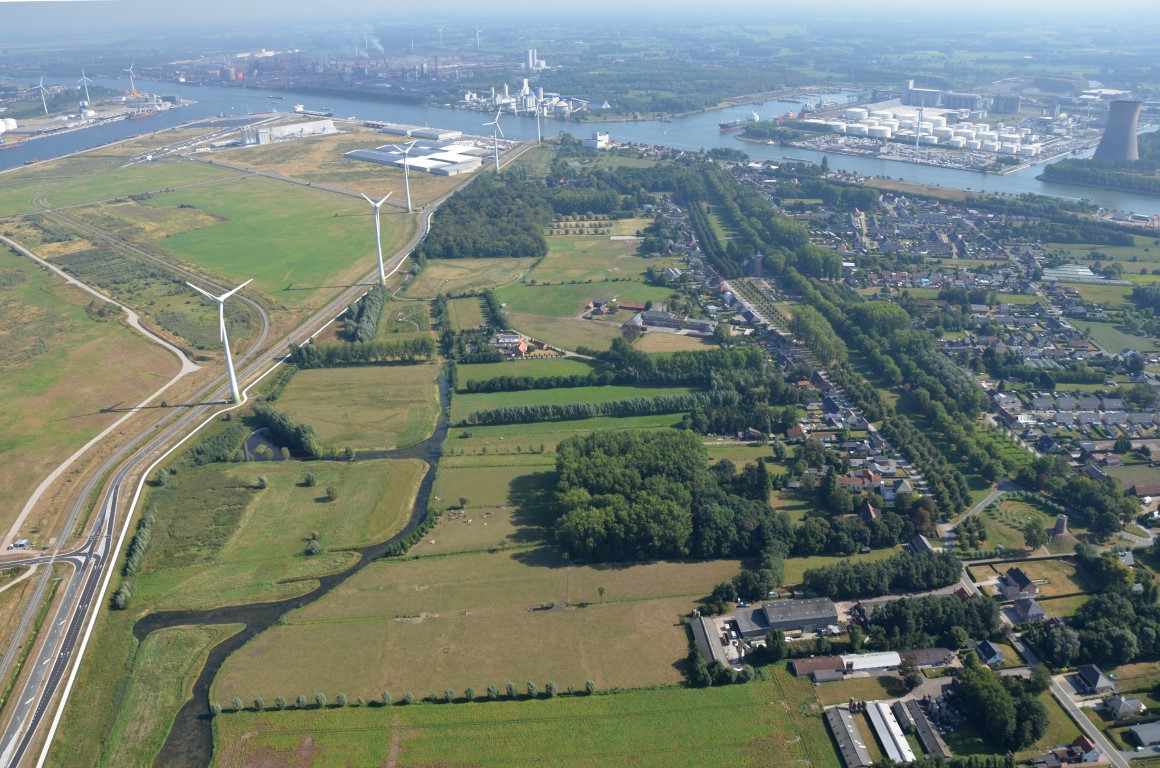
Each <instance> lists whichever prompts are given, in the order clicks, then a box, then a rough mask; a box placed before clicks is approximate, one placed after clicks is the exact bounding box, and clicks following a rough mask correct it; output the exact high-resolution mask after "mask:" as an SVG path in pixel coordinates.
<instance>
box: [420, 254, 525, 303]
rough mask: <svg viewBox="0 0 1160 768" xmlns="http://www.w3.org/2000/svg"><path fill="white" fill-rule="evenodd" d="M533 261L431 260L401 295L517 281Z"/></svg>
mask: <svg viewBox="0 0 1160 768" xmlns="http://www.w3.org/2000/svg"><path fill="white" fill-rule="evenodd" d="M534 263H535V259H454V260H449V259H432V260H431V261H429V262H427V267H426V268H425V269H424V270H423V271H422V272H420V273H419V276H418V277H416V278H415V281H414V282H413V283H411V285H410V286H408V288H407V290H406V291H404V294H405V295H406V296H410V297H412V298H420V299H430V298H434V297H435V296H438V295H439V294H449V293H465V292H469V291H480V290H483V289H485V288H495V287H498V286H501V285H507V284H508V283H511V282H513V281H515V280H517V279H518V278H519V276H520V275H521V274H523V273H524V271H525V270H527V269H528V268H529V267H531V266H532V264H534Z"/></svg>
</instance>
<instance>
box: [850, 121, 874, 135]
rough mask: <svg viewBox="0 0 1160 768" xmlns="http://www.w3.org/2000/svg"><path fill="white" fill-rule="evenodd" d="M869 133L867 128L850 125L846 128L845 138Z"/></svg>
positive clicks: (857, 124) (855, 124)
mask: <svg viewBox="0 0 1160 768" xmlns="http://www.w3.org/2000/svg"><path fill="white" fill-rule="evenodd" d="M869 131H870V129H869V127H867V126H865V125H862V124H860V123H854V124H852V125H847V126H846V135H847V136H865V135H867V134H868V133H869Z"/></svg>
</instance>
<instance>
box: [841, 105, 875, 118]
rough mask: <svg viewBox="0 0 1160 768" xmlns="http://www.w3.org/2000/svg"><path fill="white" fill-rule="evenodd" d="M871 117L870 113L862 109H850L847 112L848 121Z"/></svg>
mask: <svg viewBox="0 0 1160 768" xmlns="http://www.w3.org/2000/svg"><path fill="white" fill-rule="evenodd" d="M869 116H870V113H869V112H867V111H866V110H864V109H862V108H861V107H850V108H849V109H847V110H846V119H847V120H865V119H866V118H867V117H869Z"/></svg>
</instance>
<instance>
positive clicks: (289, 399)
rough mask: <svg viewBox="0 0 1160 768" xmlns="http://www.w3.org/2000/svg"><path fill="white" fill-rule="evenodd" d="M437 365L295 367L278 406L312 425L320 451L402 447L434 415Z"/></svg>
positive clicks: (426, 431)
mask: <svg viewBox="0 0 1160 768" xmlns="http://www.w3.org/2000/svg"><path fill="white" fill-rule="evenodd" d="M438 378H439V365H438V364H437V363H425V364H420V365H369V366H364V367H356V368H317V369H311V370H306V371H299V372H298V373H297V374H296V375H295V376H294V378H293V379H292V380H291V382H290V385H289V386H287V387H286V390H285V392H283V393H282V396H281V397H279V398H278V402H277V407H278V409H279V410H282V411H285V412H286V413H288V414H290V415H291V416H292V417H293V418H295V419H296V420H298V421H301V422H303V423H305V424H309V425H311V426H312V427H314V431H315V433H316V434H317V435H318V440H319V442H320V443H321V444H322V446H323V448H324V449H325V450H328V451H329V450H330V449H331V448H333V447H337V448H339V449H344V448H347V447H350V448H355V449H360V450H361V449H390V448H405V447H407V446H411V445H414V444H415V443H418V442H420V441H421V440H423V439H425V438H426V437H428V436H429V435H430V434H431V432H432V431H433V430H434V429H435V421H436V420H437V419H438V417H439V390H438V386H437V385H436V383H435V382H436V379H438Z"/></svg>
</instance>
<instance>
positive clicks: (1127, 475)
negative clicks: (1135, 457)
mask: <svg viewBox="0 0 1160 768" xmlns="http://www.w3.org/2000/svg"><path fill="white" fill-rule="evenodd" d="M1107 471H1108V474H1109V475H1111V476H1112V477H1114V478H1116V479H1117V480H1119V481H1120V486H1121V487H1122V488H1124V489H1125V490H1126V489H1128V488H1131V487H1132V486H1133V485H1136V484H1137V483H1139V484H1148V483H1160V469H1157V468H1156V467H1149V466H1148V465H1146V464H1135V465H1131V466H1125V467H1108V470H1107Z"/></svg>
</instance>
